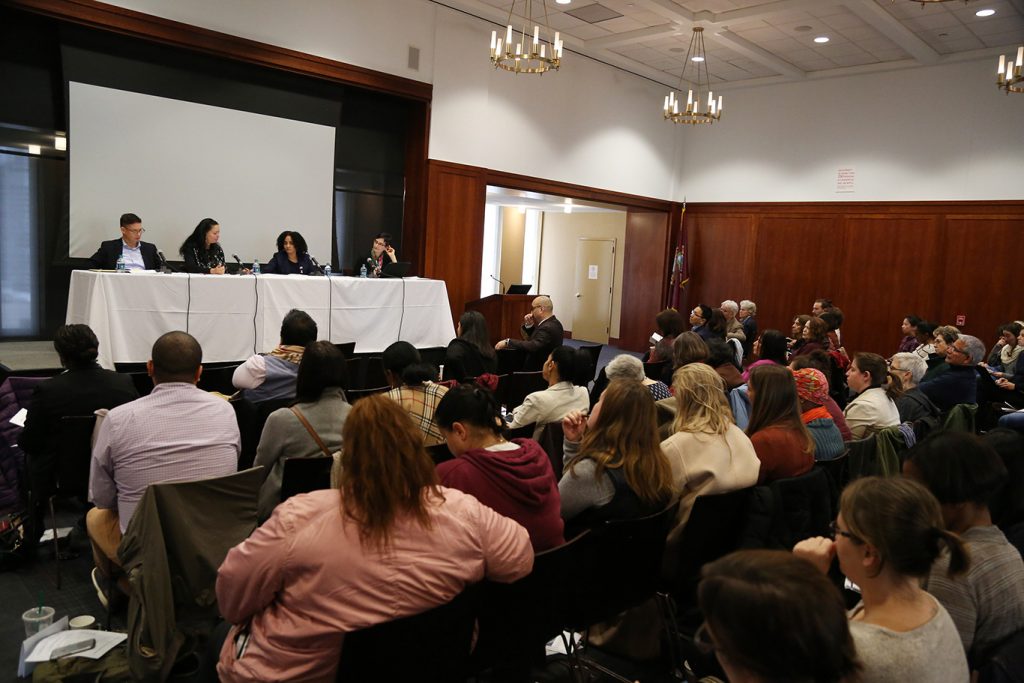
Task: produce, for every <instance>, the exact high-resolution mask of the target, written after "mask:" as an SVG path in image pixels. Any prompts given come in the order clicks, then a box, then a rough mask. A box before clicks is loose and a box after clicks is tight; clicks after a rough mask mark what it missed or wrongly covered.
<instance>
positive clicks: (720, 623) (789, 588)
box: [694, 550, 860, 683]
mask: <svg viewBox="0 0 1024 683" xmlns="http://www.w3.org/2000/svg"><path fill="white" fill-rule="evenodd" d="M701 573H702V579H701V582H700V585H699V586H698V588H697V604H698V606H699V607H700V611H701V613H702V614H703V615H704V624H703V626H701V628H699V629H698V630H697V634H696V635H695V636H694V640H695V641H696V644H697V647H698V648H701V649H702V650H704V651H706V652H708V653H710V652H714V653H715V656H716V657H717V658H718V662H719V663H720V664H721V665H722V668H723V669H724V670H725V673H726V676H727V677H728V679H729V680H730V681H732V682H733V683H770V682H773V681H779V682H782V681H786V682H787V683H850V682H851V681H856V680H860V679H859V678H858V676H857V673H858V671H859V670H860V664H859V663H858V660H857V653H856V649H855V648H854V643H853V638H852V637H851V635H850V628H849V622H848V621H847V618H846V610H845V609H844V606H843V600H842V598H841V597H840V594H839V591H837V590H836V588H835V586H833V585H832V583H831V582H830V581H829V580H828V578H826V577H825V576H824V575H823V574H821V573H820V572H816V571H815V570H814V566H813V565H811V564H809V563H808V562H807V561H806V560H803V559H800V558H797V557H794V556H793V555H792V553H788V552H785V551H782V550H741V551H738V552H734V553H732V554H730V555H726V556H725V557H723V558H721V559H719V560H716V561H714V562H712V563H710V564H707V565H705V566H704V569H703V570H702V572H701Z"/></svg>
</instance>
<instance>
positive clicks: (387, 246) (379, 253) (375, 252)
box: [356, 232, 398, 277]
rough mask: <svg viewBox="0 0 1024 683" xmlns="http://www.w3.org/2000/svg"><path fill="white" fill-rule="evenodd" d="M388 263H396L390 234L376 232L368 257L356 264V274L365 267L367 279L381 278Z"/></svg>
mask: <svg viewBox="0 0 1024 683" xmlns="http://www.w3.org/2000/svg"><path fill="white" fill-rule="evenodd" d="M389 263H398V254H396V253H395V248H394V247H393V246H392V245H391V233H389V232H378V233H377V235H376V236H375V237H374V238H373V248H371V249H370V255H369V256H367V257H366V258H364V259H363V260H362V261H360V262H359V263H357V264H356V272H357V273H358V272H359V269H360V268H362V267H363V266H366V276H367V277H382V276H383V273H384V267H385V266H387V265H388V264H389Z"/></svg>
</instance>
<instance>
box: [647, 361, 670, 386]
mask: <svg viewBox="0 0 1024 683" xmlns="http://www.w3.org/2000/svg"><path fill="white" fill-rule="evenodd" d="M671 369H672V361H670V360H660V361H657V362H654V363H644V374H645V375H647V377H648V378H649V379H654V380H658V381H659V382H664V381H665V373H666V372H668V371H669V370H671Z"/></svg>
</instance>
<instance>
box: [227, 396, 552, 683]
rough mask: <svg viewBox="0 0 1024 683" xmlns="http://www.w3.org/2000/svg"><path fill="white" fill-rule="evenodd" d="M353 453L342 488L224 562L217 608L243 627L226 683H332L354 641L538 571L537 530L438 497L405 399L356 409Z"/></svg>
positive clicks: (348, 447)
mask: <svg viewBox="0 0 1024 683" xmlns="http://www.w3.org/2000/svg"><path fill="white" fill-rule="evenodd" d="M344 442H345V447H344V450H343V451H342V456H341V458H342V460H341V468H340V472H339V477H340V481H339V488H340V490H333V489H329V490H322V491H314V492H312V493H309V494H305V495H301V496H294V497H292V498H289V499H288V500H287V501H285V502H284V503H282V504H281V505H279V506H278V507H277V509H276V510H274V514H273V516H272V517H271V518H270V520H269V521H268V522H266V523H265V524H263V525H262V526H261V527H259V528H258V529H256V530H255V531H254V532H253V534H252V536H250V537H249V538H248V539H247V540H245V541H243V542H242V543H241V544H239V545H237V546H235V547H234V548H232V549H231V550H230V551H229V552H228V554H227V557H226V558H225V559H224V563H223V564H222V565H221V567H220V571H219V572H218V575H217V603H218V607H219V608H220V611H221V614H223V615H224V618H225V619H227V620H228V621H229V622H231V623H232V624H235V626H234V627H233V628H232V629H231V632H230V633H229V634H228V637H227V639H226V640H225V641H224V645H223V647H222V648H221V652H220V662H219V663H218V665H217V673H218V674H219V677H220V680H222V681H227V682H229V683H230V682H238V681H298V680H305V681H312V680H318V681H330V680H334V677H335V671H336V669H337V666H338V661H339V657H340V654H341V646H342V641H343V640H344V638H345V634H346V633H351V632H352V631H358V630H360V629H365V628H368V627H370V626H374V625H376V624H380V623H383V622H387V621H391V620H394V619H398V618H401V617H406V616H411V615H413V614H418V613H420V612H423V611H425V610H428V609H430V608H432V607H436V606H438V605H441V604H444V603H446V602H448V601H450V600H451V599H452V598H453V597H455V596H456V595H458V594H459V593H460V592H461V591H462V590H463V589H464V588H465V587H466V586H467V585H469V584H472V583H477V582H479V581H481V580H483V579H484V578H487V579H490V580H493V581H499V582H511V581H515V580H517V579H519V578H522V577H523V576H526V575H527V574H529V573H530V570H531V569H532V567H533V551H532V550H531V548H530V540H529V537H528V535H527V533H526V530H525V529H523V528H522V527H521V526H520V525H519V524H517V523H516V522H514V521H512V520H511V519H508V518H507V517H503V516H501V515H499V514H498V513H496V512H494V511H493V510H491V509H490V508H489V507H487V506H486V505H483V504H482V503H480V502H478V501H477V500H476V499H475V498H473V497H472V496H469V495H467V494H465V493H462V492H461V491H457V490H454V489H447V488H443V487H441V486H439V485H438V483H437V474H436V473H435V471H434V465H433V463H432V462H431V460H430V458H429V457H428V456H427V454H426V453H425V452H424V449H423V440H422V439H421V438H420V433H419V431H418V430H417V428H416V426H415V425H414V424H413V422H412V420H411V419H410V418H409V416H408V414H407V413H405V411H403V410H402V409H401V408H400V407H399V406H398V405H397V404H396V403H395V402H394V401H390V400H388V399H387V398H385V397H383V396H368V397H366V398H364V399H362V400H361V401H359V402H358V403H357V404H356V405H355V406H353V408H352V411H351V413H349V416H348V419H347V420H346V422H345V429H344ZM299 625H301V627H300V626H299Z"/></svg>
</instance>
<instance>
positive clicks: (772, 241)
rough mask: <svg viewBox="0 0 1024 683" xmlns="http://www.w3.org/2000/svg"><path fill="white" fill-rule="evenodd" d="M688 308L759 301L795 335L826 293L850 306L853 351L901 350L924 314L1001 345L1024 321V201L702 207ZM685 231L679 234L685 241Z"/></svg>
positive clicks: (764, 319) (696, 210)
mask: <svg viewBox="0 0 1024 683" xmlns="http://www.w3.org/2000/svg"><path fill="white" fill-rule="evenodd" d="M685 221H686V229H687V239H688V242H689V254H690V287H689V291H688V292H687V294H686V301H687V305H689V306H692V305H694V304H696V303H707V304H710V305H713V306H717V305H718V304H719V303H721V302H722V301H723V300H724V299H734V300H736V301H739V300H740V299H751V300H752V301H754V302H756V303H757V306H758V320H759V326H760V328H761V329H762V330H763V329H767V328H772V327H774V328H776V329H780V330H782V331H784V332H786V333H787V334H788V330H789V327H790V323H791V322H792V319H793V317H794V316H795V315H797V314H800V313H810V311H811V305H812V304H813V302H814V300H815V299H816V298H821V297H827V298H830V299H832V300H833V301H834V302H835V304H836V305H837V306H839V307H840V308H841V309H842V311H843V313H844V315H845V316H846V322H845V323H844V324H843V342H844V345H845V346H846V348H847V349H848V350H849V351H851V352H854V351H874V352H876V353H881V354H882V355H885V356H889V355H891V354H892V353H893V352H894V351H895V349H896V347H897V345H898V344H899V340H900V336H901V334H900V323H901V322H902V320H903V317H904V316H906V315H907V314H910V313H913V314H916V315H919V316H921V317H923V318H925V319H927V320H931V321H937V322H940V323H945V324H954V323H955V320H956V316H957V315H961V314H962V315H965V316H966V319H967V322H966V324H965V325H963V326H961V328H962V329H963V330H964V331H965V332H967V333H968V334H973V335H975V336H978V337H980V338H981V339H982V340H983V341H984V342H985V343H986V345H991V344H992V343H993V342H994V341H995V329H996V327H997V326H998V325H999V324H1001V323H1003V322H1007V321H1008V320H1011V319H1021V318H1022V317H1024V295H1021V294H1020V288H1019V287H1018V286H1015V285H1016V284H1017V283H1018V282H1019V280H1020V275H1019V273H1020V269H1021V260H1020V251H1019V249H1018V248H1017V247H1016V246H1015V245H1019V244H1020V240H1021V238H1022V237H1024V202H1020V201H1003V202H995V201H994V202H843V203H838V202H836V203H807V204H798V203H779V204H690V205H688V206H687V211H686V216H685ZM674 240H675V235H673V243H674Z"/></svg>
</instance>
